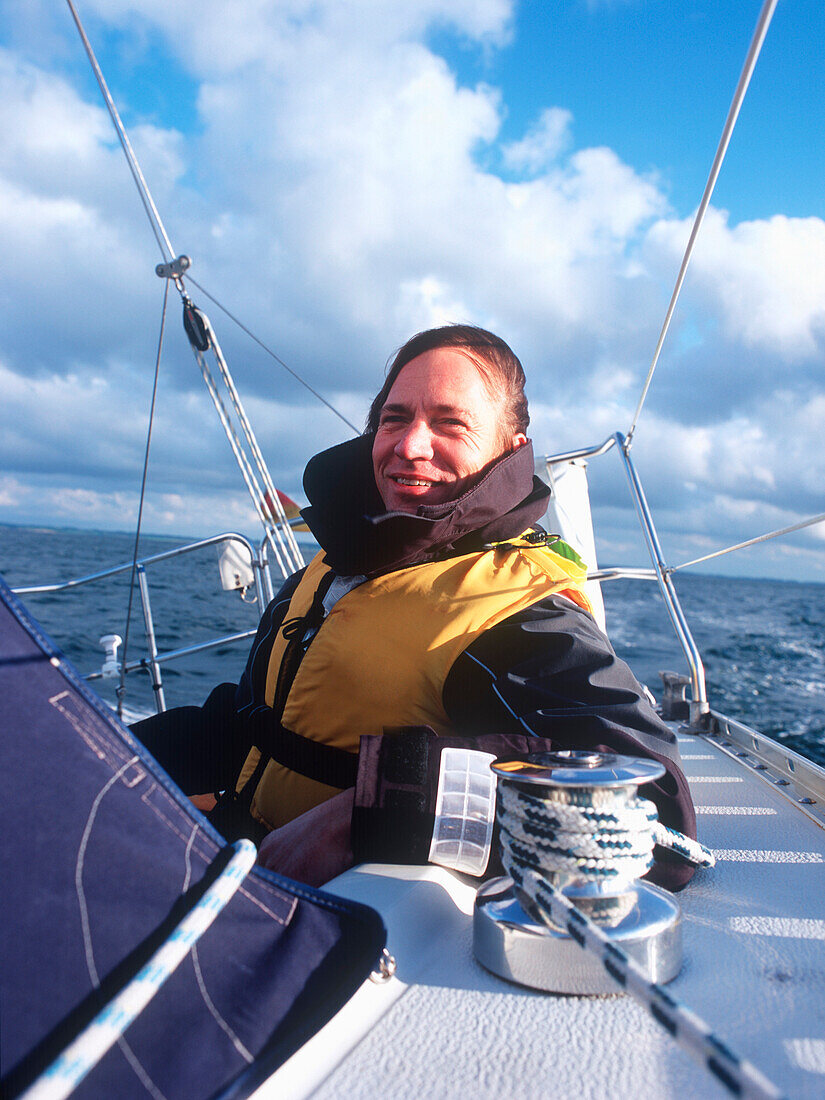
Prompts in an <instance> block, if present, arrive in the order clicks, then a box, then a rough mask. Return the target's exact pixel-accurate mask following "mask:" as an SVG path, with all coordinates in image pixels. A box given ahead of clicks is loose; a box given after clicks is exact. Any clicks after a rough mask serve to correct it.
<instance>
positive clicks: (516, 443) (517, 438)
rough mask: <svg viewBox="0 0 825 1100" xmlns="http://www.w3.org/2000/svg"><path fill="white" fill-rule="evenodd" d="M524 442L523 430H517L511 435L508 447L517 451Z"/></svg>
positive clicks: (525, 439)
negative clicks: (510, 444)
mask: <svg viewBox="0 0 825 1100" xmlns="http://www.w3.org/2000/svg"><path fill="white" fill-rule="evenodd" d="M526 442H527V436H526V435H525V434H524V432H518V433H517V434H516V435H514V436H513V443H512V446H511V448H510V449H511V450H513V451H517V450H518V449H519V447H523V446H524V444H525V443H526Z"/></svg>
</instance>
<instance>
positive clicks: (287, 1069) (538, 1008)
mask: <svg viewBox="0 0 825 1100" xmlns="http://www.w3.org/2000/svg"><path fill="white" fill-rule="evenodd" d="M681 740H682V744H681V749H682V754H683V760H684V764H685V770H686V771H687V773H688V775H689V776H690V777H691V781H692V785H693V793H694V800H695V802H696V806H697V811H698V815H699V818H698V819H699V835H700V838H701V839H702V840H703V841H704V842H705V843H706V844H708V845H709V846H710V847H711V848H713V849H714V851H715V852H716V855H717V865H716V868H715V869H714V870H711V871H700V872H698V873H697V875H696V877H695V878H694V880H693V882H692V883H691V884H690V885H689V886H688V887H687V889H686V890H685V891H683V892H682V894H681V895H679V897H680V901H681V904H682V907H683V913H684V957H685V961H684V965H683V968H682V971H681V973H680V975H679V976H678V978H676V979H675V981H674V982H673V983H671V986H670V989H671V990H672V992H673V993H674V995H675V996H676V997H678V998H679V999H680V1000H681V1001H682V1002H683V1003H685V1004H687V1005H688V1006H690V1007H691V1008H693V1009H694V1010H695V1011H696V1012H697V1013H698V1014H699V1015H700V1016H702V1017H703V1018H704V1019H705V1020H706V1021H707V1022H708V1023H709V1024H710V1025H711V1026H712V1027H713V1028H714V1029H715V1031H716V1032H717V1033H718V1034H719V1036H720V1037H721V1038H722V1039H724V1040H725V1041H726V1042H727V1043H728V1044H729V1045H730V1046H731V1047H732V1048H733V1049H734V1050H735V1051H736V1052H737V1053H738V1054H740V1055H741V1056H743V1057H746V1058H749V1059H750V1060H751V1061H753V1062H754V1063H755V1064H756V1065H757V1066H758V1067H759V1068H760V1069H761V1070H762V1071H763V1072H764V1073H765V1074H767V1076H768V1077H770V1078H771V1079H772V1080H773V1081H774V1082H775V1083H776V1084H777V1085H778V1086H779V1087H780V1088H781V1089H782V1090H783V1091H784V1092H785V1093H786V1094H787V1095H788V1096H789V1097H810V1098H814V1097H816V1098H821V1097H822V1096H824V1095H825V830H824V829H823V828H822V826H821V825H820V824H819V823H818V822H817V821H815V820H813V819H812V818H810V817H809V816H806V815H805V814H804V813H802V812H800V811H799V810H798V809H797V808H796V807H795V806H794V805H793V804H792V803H791V802H790V801H789V800H788V798H787V797H786V796H785V795H783V794H782V793H781V791H780V789H778V788H777V787H776V786H774V785H773V784H772V783H770V782H766V781H765V780H763V779H762V778H761V777H760V775H759V774H758V773H755V772H754V771H752V770H750V769H745V768H743V767H742V766H741V765H740V764H739V762H738V761H737V760H736V759H734V758H732V757H731V756H729V755H727V754H725V753H724V752H722V750H721V749H720V748H718V747H717V746H716V745H714V744H712V743H710V742H708V741H706V740H705V739H703V738H693V737H687V738H684V739H681ZM329 889H330V891H331V892H333V893H337V894H340V895H342V896H346V897H349V898H353V899H357V900H359V901H364V902H366V903H368V904H370V905H372V906H373V907H375V908H376V909H378V910H379V911H380V912H381V914H382V916H383V918H384V921H385V923H386V925H387V930H388V947H389V949H390V951H391V952H392V953H393V954H394V955H395V956H396V958H397V961H398V977H397V978H395V979H393V980H392V981H390V982H389V983H387V984H386V985H383V986H378V985H374V984H372V983H371V982H367V983H365V985H364V987H363V988H362V989H361V990H359V992H358V993H357V994H356V996H355V997H353V998H352V1000H351V1001H350V1002H349V1003H348V1004H347V1005H346V1006H345V1007H344V1009H343V1010H342V1011H341V1012H339V1013H338V1015H337V1016H336V1017H335V1018H334V1019H333V1020H332V1021H331V1022H330V1023H329V1025H328V1026H327V1027H326V1028H324V1029H323V1030H322V1031H321V1032H320V1033H319V1034H318V1035H317V1036H315V1037H314V1038H313V1039H312V1040H311V1041H310V1042H309V1043H307V1044H306V1046H305V1047H303V1048H302V1049H301V1050H300V1051H299V1052H298V1053H297V1054H296V1055H295V1056H294V1057H293V1058H291V1059H290V1061H289V1062H287V1063H286V1065H285V1066H283V1067H282V1068H281V1070H280V1071H279V1072H278V1073H277V1074H275V1075H274V1077H272V1078H271V1079H270V1081H269V1082H267V1084H266V1085H265V1086H264V1087H263V1088H262V1089H260V1090H259V1091H258V1092H257V1093H256V1094H255V1095H256V1097H258V1098H259V1100H263V1098H264V1097H275V1096H278V1097H303V1096H313V1097H316V1098H318V1100H332V1098H340V1097H348V1098H349V1097H353V1098H361V1097H363V1098H364V1100H381V1098H384V1097H388V1098H409V1100H423V1098H425V1097H426V1098H428V1097H473V1098H474V1100H486V1098H490V1100H493V1098H495V1100H503V1098H511V1097H512V1098H521V1097H523V1098H528V1097H530V1098H534V1097H538V1096H545V1095H548V1096H553V1097H554V1098H558V1100H561V1098H564V1097H571V1098H572V1097H575V1098H576V1100H579V1098H581V1097H593V1098H599V1100H602V1098H604V1097H608V1096H609V1097H611V1100H613V1098H616V1100H618V1098H624V1097H627V1098H632V1100H638V1098H639V1097H645V1098H646V1100H650V1098H659V1097H680V1098H684V1097H714V1096H727V1095H728V1094H727V1092H725V1090H724V1089H723V1088H722V1087H721V1086H720V1085H719V1084H717V1083H716V1082H715V1080H714V1079H713V1078H712V1077H711V1076H710V1074H709V1073H707V1072H706V1071H705V1070H703V1069H702V1068H700V1067H698V1066H697V1065H696V1064H695V1063H694V1062H693V1061H692V1060H691V1059H690V1058H689V1057H688V1055H686V1054H684V1053H683V1052H682V1051H681V1050H680V1049H679V1048H678V1047H677V1046H676V1045H675V1044H674V1043H673V1041H672V1040H671V1039H670V1037H669V1036H668V1035H667V1034H666V1033H665V1032H664V1031H663V1030H662V1029H661V1028H660V1027H659V1026H658V1025H657V1024H655V1023H654V1022H653V1021H652V1020H651V1019H650V1018H649V1017H648V1015H647V1014H646V1012H645V1011H644V1010H643V1009H642V1008H641V1007H639V1006H638V1005H637V1004H636V1003H635V1002H633V1001H632V1000H631V999H630V998H628V997H625V996H621V995H617V996H608V997H564V996H553V995H546V994H537V993H533V992H531V991H529V990H525V989H522V988H520V987H518V986H513V985H509V984H508V983H507V982H504V981H502V980H501V979H499V978H496V977H494V976H493V975H491V974H489V973H488V972H487V971H485V970H484V969H483V968H482V967H481V966H480V965H479V964H478V963H476V962H475V960H474V958H473V956H472V906H473V898H474V893H475V887H474V884H473V883H472V882H471V881H470V880H469V879H461V878H460V877H458V876H455V875H452V874H450V873H449V872H446V871H443V870H441V869H440V868H436V867H425V868H409V867H386V866H382V867H379V866H364V867H360V868H356V869H354V870H352V871H349V872H347V873H346V874H345V875H342V876H341V877H340V878H338V879H336V880H335V881H334V882H333V883H331V884H330V887H329Z"/></svg>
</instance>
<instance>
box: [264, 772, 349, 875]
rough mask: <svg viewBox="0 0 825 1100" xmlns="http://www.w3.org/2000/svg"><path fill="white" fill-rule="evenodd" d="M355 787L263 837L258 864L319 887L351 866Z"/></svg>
mask: <svg viewBox="0 0 825 1100" xmlns="http://www.w3.org/2000/svg"><path fill="white" fill-rule="evenodd" d="M354 799H355V788H354V787H350V789H349V790H347V791H341V793H340V794H336V795H334V796H333V797H332V798H330V799H327V801H326V802H322V803H321V805H320V806H315V807H314V808H313V809H311V810H307V812H306V813H305V814H301V816H300V817H296V818H295V820H294V821H290V822H289V823H288V824H287V825H282V826H281V828H280V829H274V830H273V831H272V832H271V833H269V834H268V835H267V836H265V837H264V839H263V840H262V841H261V846H260V848H259V849H258V863H260V864H261V866H262V867H267V868H268V869H269V870H270V871H277V872H278V874H280V875H286V876H287V877H288V878H294V879H297V880H298V882H305V883H307V885H309V886H322V885H323V884H324V883H325V882H329V880H330V879H331V878H335V876H336V875H340V874H341V873H342V872H343V871H346V869H347V868H348V867H351V866H352V848H351V846H350V820H351V818H352V806H353V801H354Z"/></svg>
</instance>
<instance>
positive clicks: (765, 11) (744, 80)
mask: <svg viewBox="0 0 825 1100" xmlns="http://www.w3.org/2000/svg"><path fill="white" fill-rule="evenodd" d="M776 3H777V0H765V3H764V4H763V5H762V10H761V12H760V13H759V19H758V21H757V24H756V30H755V31H754V32H753V39H752V40H751V44H750V49H749V50H748V56H747V57H746V58H745V64H744V66H743V68H742V74H741V76H740V77H739V83H738V84H737V85H736V91H735V92H734V96H733V101H732V103H731V105H730V110H729V111H728V117H727V119H726V120H725V127H724V129H723V131H722V137H721V138H720V139H719V145H718V147H717V149H716V156H715V157H714V158H713V165H712V166H711V170H710V175H709V176H708V182H707V184H706V185H705V193H704V194H703V195H702V201H701V202H700V203H699V209H698V210H697V212H696V217H695V219H694V222H693V228H692V229H691V231H690V239H689V240H688V243H687V248H686V249H685V254H684V257H683V258H682V266H681V267H680V268H679V274H678V276H677V278H676V286H675V287H674V288H673V295H672V296H671V299H670V305H669V306H668V309H667V314H666V315H665V321H664V324H663V325H662V331H661V333H660V334H659V340H658V343H657V344H656V351H655V352H654V353H653V361H652V362H651V364H650V369H649V370H648V372H647V378H646V379H645V384H644V386H643V387H642V395H641V397H640V398H639V404H638V405H637V406H636V412H635V413H634V414H633V423H632V424H631V425H630V431H629V432H628V433H627V439H626V440H625V450H626V451H629V450H630V447H631V444H632V442H633V433H634V432H635V431H636V423H637V421H638V419H639V415H640V414H641V411H642V406H643V405H644V403H645V398H646V397H647V391H648V390H649V389H650V383H651V380H652V378H653V372H654V371H655V370H656V365H657V363H658V362H659V356H660V354H661V351H662V346H663V344H664V342H665V337H666V336H667V333H668V329H669V328H670V322H671V319H672V318H673V311H674V310H675V309H676V302H677V300H678V298H679V294H680V292H681V290H682V283H683V282H684V281H685V275H686V274H687V269H688V264H689V263H690V258H691V256H692V255H693V246H694V245H695V244H696V238H697V237H698V235H699V230H700V229H701V227H702V222H703V221H704V220H705V213H706V212H707V208H708V206H709V205H710V199H711V196H712V194H713V189H714V187H715V186H716V180H717V178H718V176H719V172H720V171H721V168H722V162H723V161H724V159H725V153H726V152H727V150H728V145H729V143H730V139H731V135H732V133H733V128H734V126H735V125H736V119H737V118H738V116H739V110H740V108H741V106H742V101H743V100H744V98H745V93H746V92H747V90H748V85H749V84H750V79H751V76H752V75H753V70H754V68H755V66H756V61H757V58H758V57H759V52H760V50H761V49H762V43H763V42H764V40H765V35H766V34H767V33H768V27H769V26H770V22H771V18H772V17H773V12H774V8H775V7H776Z"/></svg>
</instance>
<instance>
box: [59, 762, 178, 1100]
mask: <svg viewBox="0 0 825 1100" xmlns="http://www.w3.org/2000/svg"><path fill="white" fill-rule="evenodd" d="M137 761H138V757H137V756H133V757H132V758H131V759H130V760H127V761H126V763H125V764H123V766H122V767H120V768H119V769H118V770H117V771H116V772H115V773H114V774H113V775H112V776H111V778H110V779H107V780H106V782H105V783H104V785H103V787H102V789H101V790H100V791H99V792H98V795H97V797H96V798H95V800H94V802H93V803H92V808H91V809H90V810H89V816H88V818H87V819H86V825H85V826H84V829H83V835H82V837H81V838H80V847H79V848H78V851H77V863H76V864H75V877H74V881H75V889H76V891H77V900H78V902H79V904H80V926H81V929H82V932H83V949H84V951H85V954H86V967H87V969H88V971H89V976H90V978H91V979H92V984H93V985H94V987H95V988H97V987H98V986H99V985H100V978H99V976H98V973H97V966H96V965H95V958H94V951H93V948H92V936H91V930H90V927H89V910H88V906H87V905H86V895H85V892H84V890H83V865H84V863H85V860H86V848H87V846H88V843H89V837H90V836H91V835H92V828H93V826H94V823H95V818H96V817H97V811H98V809H99V807H100V803H101V802H102V801H103V799H104V798H105V797H106V795H107V793H108V792H109V790H110V789H111V788H112V787H113V786H114V785H115V783H117V781H118V779H120V778H121V776H122V775H123V774H124V773H125V772H126V771H127V770H128V769H129V768H130V767H132V766H133V765H134V764H136V763H137ZM118 1046H119V1047H120V1049H121V1051H122V1052H123V1055H124V1057H125V1058H126V1061H127V1062H128V1063H129V1065H130V1066H131V1068H132V1070H133V1071H134V1073H135V1074H136V1076H137V1078H138V1080H139V1081H140V1083H141V1084H142V1085H143V1087H144V1088H145V1089H146V1091H147V1092H148V1093H150V1094H151V1095H152V1096H154V1097H155V1100H166V1097H165V1096H164V1094H163V1093H162V1092H161V1091H160V1089H159V1088H158V1087H157V1085H156V1084H155V1083H154V1081H153V1080H152V1079H151V1077H150V1076H149V1074H148V1073H147V1072H146V1070H145V1069H144V1067H143V1066H142V1065H141V1063H140V1061H139V1060H138V1058H137V1055H136V1054H135V1053H134V1051H133V1050H132V1048H131V1047H130V1046H129V1044H128V1043H127V1042H126V1040H125V1039H123V1038H120V1039H118Z"/></svg>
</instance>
